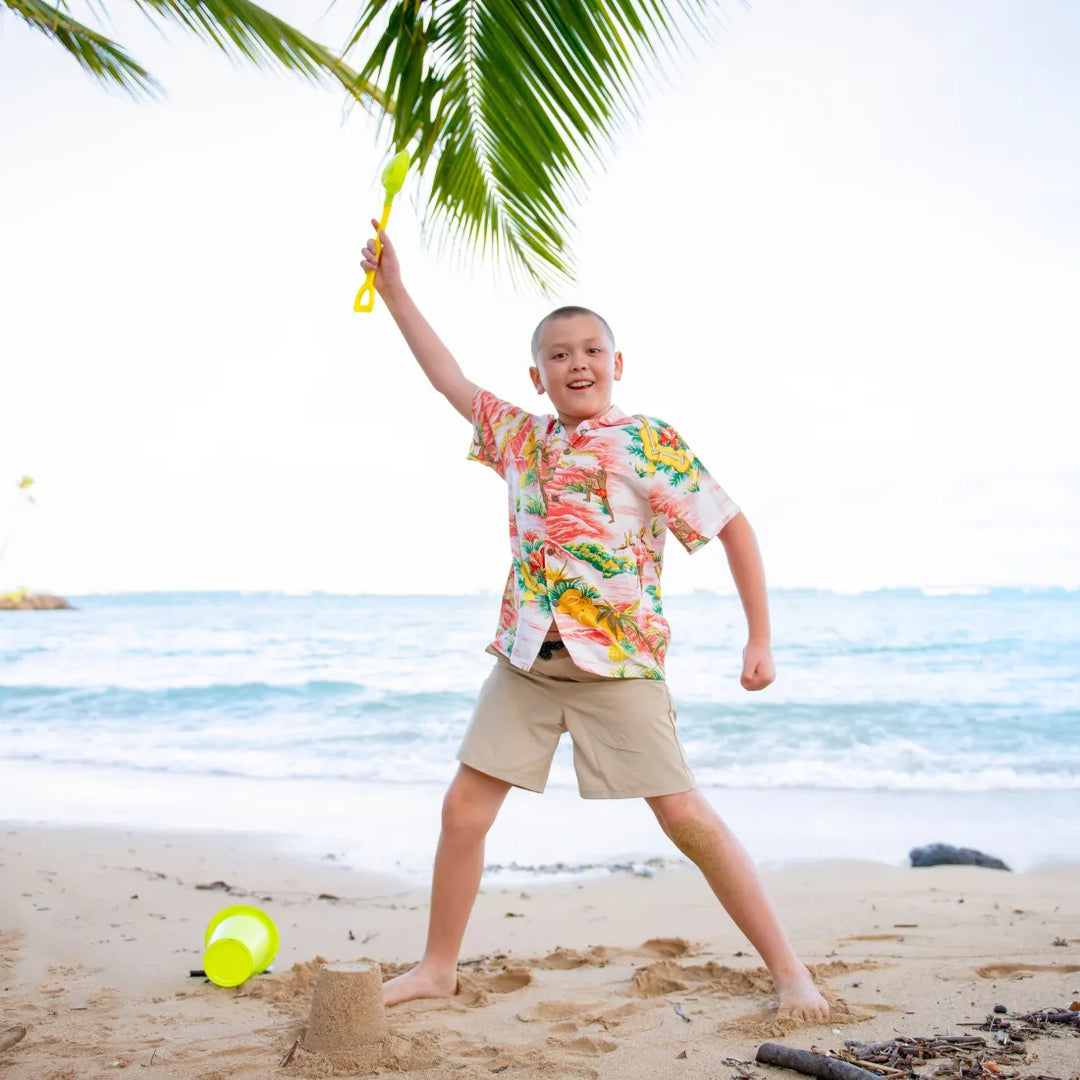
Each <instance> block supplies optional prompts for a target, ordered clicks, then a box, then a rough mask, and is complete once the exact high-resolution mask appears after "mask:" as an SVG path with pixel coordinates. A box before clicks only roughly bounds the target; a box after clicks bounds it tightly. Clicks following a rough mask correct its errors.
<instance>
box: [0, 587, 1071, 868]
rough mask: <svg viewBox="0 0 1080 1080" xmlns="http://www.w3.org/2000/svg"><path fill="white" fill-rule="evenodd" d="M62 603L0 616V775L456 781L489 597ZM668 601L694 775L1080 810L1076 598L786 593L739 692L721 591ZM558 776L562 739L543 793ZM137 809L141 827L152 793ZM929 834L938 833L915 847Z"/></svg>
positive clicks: (557, 784)
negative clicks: (771, 666) (768, 660)
mask: <svg viewBox="0 0 1080 1080" xmlns="http://www.w3.org/2000/svg"><path fill="white" fill-rule="evenodd" d="M73 599H74V602H75V603H76V605H77V608H78V610H76V611H73V612H60V613H0V779H2V778H3V777H4V776H7V777H9V778H10V777H16V778H19V777H28V776H34V777H38V778H39V779H38V780H35V784H34V785H33V786H34V787H35V788H36V789H38V790H41V789H42V785H43V784H44V785H45V788H48V785H49V778H50V777H52V778H57V777H60V776H63V777H64V778H65V779H64V781H63V782H64V784H65V785H66V786H67V787H69V788H70V787H71V785H72V784H75V786H76V787H77V788H78V790H79V791H80V792H82V793H83V799H84V803H85V805H86V812H87V813H88V814H92V813H93V807H94V806H95V805H99V804H101V805H104V803H103V802H102V800H104V801H105V802H108V800H109V799H115V798H116V797H118V790H122V789H124V788H125V787H130V788H131V790H132V791H135V790H136V789H138V790H139V791H141V792H143V793H147V792H152V790H153V789H154V788H155V786H156V787H157V789H158V790H160V791H162V792H164V791H165V790H166V789H167V788H169V785H170V784H172V785H173V786H176V785H177V784H181V785H182V784H187V785H189V787H190V785H191V784H196V783H201V784H205V783H208V782H211V781H214V780H215V779H216V780H217V781H218V782H219V783H220V782H223V781H224V780H226V779H228V780H229V781H230V783H233V784H234V785H235V784H240V783H247V784H250V783H253V782H263V783H264V784H273V785H275V787H274V790H275V791H279V790H280V791H290V790H292V791H295V792H300V791H301V790H303V791H306V792H308V794H309V795H310V792H311V791H312V790H314V789H312V787H311V785H313V784H316V785H317V784H320V783H321V784H323V785H324V788H323V789H320V790H330V788H329V787H325V785H331V786H333V787H334V790H335V791H339V790H340V791H341V792H346V793H347V792H350V791H352V792H354V793H355V797H357V798H366V799H371V798H373V797H377V796H378V794H379V793H380V792H382V793H383V795H386V794H387V793H389V792H391V791H395V792H396V794H395V795H394V798H395V799H397V800H398V801H399V802H400V800H402V799H404V798H405V795H404V794H403V789H404V788H406V787H407V788H409V790H410V791H414V792H420V793H421V794H420V795H417V796H416V799H413V801H414V802H415V801H417V799H418V800H419V801H420V802H424V803H425V805H426V802H427V801H429V796H431V798H434V794H433V793H437V792H438V791H440V790H441V788H442V786H443V785H444V784H445V783H446V782H447V780H448V779H449V778H450V776H451V775H452V773H453V769H454V761H453V755H454V751H455V749H456V747H457V744H458V741H459V739H460V737H461V733H462V731H463V729H464V726H465V724H466V723H467V721H468V717H469V714H470V710H471V707H472V701H473V699H474V696H475V694H476V691H477V689H478V687H479V685H480V683H481V682H482V680H483V678H484V677H485V675H486V673H487V671H488V669H489V667H490V664H491V660H490V658H489V657H488V656H486V655H485V654H484V652H483V649H484V645H485V644H486V642H487V640H488V638H489V634H490V632H491V630H492V628H493V626H494V621H495V617H496V614H497V607H498V601H497V598H496V597H493V596H463V597H376V596H355V597H345V596H318V595H316V596H285V595H271V594H261V595H239V594H236V595H234V594H141V595H120V596H85V597H77V598H73ZM667 609H668V613H669V616H670V618H671V620H672V623H673V626H674V630H675V637H674V642H673V645H672V652H671V656H670V659H669V669H668V674H669V681H670V685H671V689H672V692H673V694H674V697H675V700H676V703H677V704H678V706H679V716H680V720H679V722H680V730H681V733H682V737H683V741H684V743H685V745H686V749H687V754H688V756H689V758H690V761H691V764H692V765H693V767H694V769H695V772H696V774H697V777H698V780H699V782H700V783H701V784H702V785H703V786H705V787H707V788H709V789H710V790H714V791H717V792H721V793H723V792H726V793H729V795H731V796H734V795H736V794H737V793H738V792H747V793H749V792H754V793H761V792H766V793H767V792H770V791H772V792H776V793H781V792H784V793H787V794H786V797H787V798H788V799H789V800H790V799H792V798H795V799H797V800H798V799H805V798H809V797H811V796H812V795H814V794H815V793H817V796H816V797H819V802H820V799H824V798H831V799H832V800H833V803H832V805H833V806H834V807H835V806H837V805H840V803H838V802H837V801H836V800H837V799H849V800H850V799H852V798H855V799H857V800H858V799H861V800H863V804H865V802H866V799H867V798H868V797H870V796H873V798H874V799H875V802H876V804H878V805H884V804H883V803H881V800H882V799H885V800H888V799H893V800H895V799H896V798H901V797H903V796H904V795H905V794H907V795H912V796H915V795H918V796H920V797H922V798H923V801H924V803H925V801H926V799H940V798H942V797H947V796H965V795H966V796H971V797H972V798H974V799H977V801H978V803H979V805H980V806H988V805H993V801H994V800H995V799H1000V798H1002V797H1005V796H1017V797H1023V798H1025V799H1028V800H1031V799H1036V800H1037V799H1039V798H1043V797H1049V796H1053V797H1054V798H1055V799H1056V801H1055V802H1054V804H1053V813H1054V815H1056V816H1060V814H1061V813H1062V808H1064V811H1065V812H1066V814H1067V813H1068V808H1069V807H1070V806H1073V807H1075V808H1076V810H1077V811H1080V794H1078V793H1080V594H1076V593H1070V592H1065V591H1042V592H1023V591H1019V590H994V591H989V592H986V593H981V594H974V595H955V594H954V595H926V594H924V593H921V592H918V591H898V592H879V593H868V594H863V595H858V596H839V595H835V594H824V593H823V594H815V593H809V592H779V593H777V594H775V595H774V596H773V599H772V609H773V621H774V638H775V654H776V660H777V666H778V671H779V678H778V681H777V682H776V684H774V686H773V687H770V688H769V690H767V691H765V692H764V693H760V694H748V693H746V692H745V691H743V690H742V689H741V688H740V687H739V685H738V672H739V654H740V649H741V645H742V641H741V637H740V635H741V632H742V624H741V613H740V609H739V606H738V601H737V599H736V598H733V597H724V596H716V595H708V594H694V595H692V596H672V597H670V598H668V600H667ZM565 742H566V740H564V743H565ZM155 778H156V779H155ZM290 783H291V784H292V785H293V786H292V788H290V787H289V784H290ZM281 785H284V786H283V787H282V786H281ZM343 785H344V786H343ZM8 788H9V790H10V784H8ZM200 790H201V789H200ZM262 790H269V789H262ZM574 790H575V788H574V779H573V770H572V764H571V761H570V754H569V747H568V746H565V745H564V746H563V747H562V748H560V753H559V755H558V756H557V758H556V762H555V767H554V769H553V773H552V781H551V791H552V792H553V794H554V796H555V797H556V798H562V797H564V796H565V797H567V798H570V797H573V798H576V796H573V792H574ZM22 792H23V793H22V795H21V796H20V799H21V801H20V802H19V804H18V806H15V807H14V811H15V812H17V813H18V814H23V815H29V816H32V817H38V818H47V817H48V816H49V812H50V811H49V805H50V804H54V803H55V802H56V798H55V795H54V796H50V801H47V800H46V799H45V797H44V794H43V795H42V800H41V805H37V804H36V803H35V801H34V793H33V791H31V790H28V789H27V788H26V785H25V784H24V785H23V789H22ZM141 797H142V796H141ZM305 797H307V796H305ZM341 797H344V798H348V797H351V796H349V795H343V796H341ZM148 800H149V801H148ZM12 805H14V804H9V812H11V807H12ZM139 805H140V806H141V807H142V809H140V810H139V811H138V813H140V814H142V815H144V816H148V817H149V818H150V819H151V823H152V820H153V818H154V816H155V814H154V804H153V799H152V798H150V797H149V796H146V797H145V798H143V802H142V803H140V804H139ZM815 805H816V804H815ZM855 805H859V804H858V803H856V804H855ZM912 805H914V804H912ZM956 805H957V806H960V804H959V803H957V804H956ZM971 805H972V806H974V805H975V804H974V803H972V804H971ZM1032 805H1033V806H1034V805H1035V804H1032ZM128 812H131V813H133V812H134V811H118V813H121V814H123V813H128ZM980 812H982V811H980ZM935 838H938V839H949V838H948V837H947V836H941V837H924V838H922V839H923V841H924V842H925V841H929V840H930V839H935ZM954 839H955V840H962V839H963V838H962V837H957V838H954ZM864 840H867V838H865V837H864ZM868 842H869V841H868V840H867V843H868ZM1068 842H1069V843H1071V840H1069V841H1068ZM864 853H865V852H864ZM1048 854H1059V855H1060V854H1068V853H1067V852H1060V851H1056V850H1055V851H1053V852H1048Z"/></svg>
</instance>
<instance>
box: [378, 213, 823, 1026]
mask: <svg viewBox="0 0 1080 1080" xmlns="http://www.w3.org/2000/svg"><path fill="white" fill-rule="evenodd" d="M372 225H374V226H375V227H376V228H378V222H377V221H372ZM380 240H381V241H382V245H383V246H382V252H381V256H380V257H378V258H377V257H376V254H375V241H374V240H370V241H369V242H368V244H367V246H366V247H365V248H364V261H363V268H364V270H365V271H371V270H375V271H376V277H375V288H376V290H377V291H378V293H379V295H380V296H381V297H382V298H383V301H384V302H385V304H386V307H387V309H388V310H389V312H390V314H391V315H392V316H393V318H394V321H395V322H396V323H397V325H398V328H399V329H400V330H401V333H402V335H403V336H404V338H405V341H406V343H407V344H408V346H409V348H410V349H411V350H412V352H413V355H414V356H415V357H416V359H417V361H418V362H419V364H420V367H421V368H422V369H423V371H424V374H425V375H427V377H428V379H429V380H430V382H431V384H432V385H433V386H434V387H435V389H436V390H438V391H439V392H440V393H442V394H443V395H444V396H445V397H446V398H447V400H448V401H449V402H450V404H451V405H453V407H454V408H455V409H456V410H457V411H458V412H459V413H461V415H462V416H463V417H465V418H466V419H467V420H469V421H470V422H472V424H473V426H474V438H473V445H472V448H471V451H470V454H469V457H470V458H471V459H473V460H476V461H480V462H482V463H484V464H487V465H489V466H491V467H492V468H493V469H495V471H496V472H498V473H499V475H500V476H502V477H503V478H504V479H505V480H506V481H507V484H508V489H509V498H510V537H511V546H512V548H513V554H514V560H513V566H512V567H511V571H510V577H509V579H508V581H507V585H506V591H505V593H504V595H503V603H502V608H501V611H500V616H499V626H498V631H497V633H496V637H495V640H494V641H493V642H492V645H491V646H489V647H488V652H490V653H491V654H492V655H493V656H495V668H494V670H493V671H492V673H491V675H490V676H489V677H488V679H487V681H486V682H485V683H484V686H483V689H482V690H481V692H480V697H479V699H478V701H477V705H476V711H475V713H474V715H473V719H472V722H471V724H470V726H469V730H468V732H467V733H466V735H465V739H464V741H463V743H462V746H461V750H460V752H459V754H458V760H459V761H460V763H461V764H460V766H459V768H458V772H457V775H456V776H455V778H454V780H453V782H452V783H451V785H450V788H449V790H448V791H447V794H446V798H445V801H444V803H443V812H442V832H441V835H440V838H439V846H438V850H437V852H436V855H435V867H434V874H433V878H432V888H431V914H430V920H429V925H428V938H427V946H426V948H425V951H424V956H423V959H422V960H421V961H420V963H419V964H418V965H417V966H416V967H415V968H413V969H412V970H411V971H409V972H406V973H405V974H404V975H400V976H398V977H397V978H396V979H391V980H389V981H388V982H387V983H386V984H385V985H384V987H383V995H384V998H385V1001H386V1004H387V1005H395V1004H397V1003H398V1002H401V1001H408V1000H410V999H413V998H428V997H443V996H450V995H452V994H453V993H454V992H455V990H456V987H457V960H458V954H459V951H460V948H461V941H462V938H463V936H464V934H465V927H466V924H467V922H468V918H469V914H470V912H471V911H472V906H473V902H474V900H475V899H476V894H477V891H478V889H479V886H480V876H481V872H482V870H483V866H484V838H485V836H486V835H487V831H488V829H489V828H490V827H491V825H492V823H493V822H494V820H495V816H496V814H497V813H498V811H499V808H500V806H501V805H502V802H503V800H504V799H505V798H506V795H507V793H508V792H509V790H510V788H511V787H523V788H525V789H527V790H532V791H543V789H544V785H545V783H546V781H547V774H548V770H549V768H550V765H551V758H552V755H553V754H554V752H555V746H556V744H557V742H558V740H559V737H560V735H561V734H562V732H563V731H565V730H569V731H570V732H571V736H572V738H573V741H574V766H575V770H576V772H577V776H578V787H579V791H580V792H581V794H582V796H583V797H585V798H630V797H643V798H644V799H645V800H646V802H647V803H648V804H649V807H650V808H651V809H652V811H653V813H654V814H655V815H656V818H657V820H658V822H659V823H660V827H661V828H662V829H663V831H664V832H665V833H666V834H667V836H668V837H669V838H670V839H671V840H672V842H673V843H674V844H675V845H676V846H677V847H678V848H679V849H680V851H682V852H683V854H685V855H686V856H687V857H688V858H689V859H690V860H691V861H693V862H694V863H695V864H696V865H697V866H698V867H699V869H700V870H701V871H702V873H703V874H704V876H705V878H706V880H707V881H708V883H709V885H710V887H711V888H712V890H713V892H714V893H715V894H716V896H717V898H718V899H719V900H720V902H721V904H722V905H723V906H724V908H725V909H726V910H727V912H728V914H729V915H730V916H731V917H732V919H733V920H734V921H735V923H736V925H738V927H739V929H740V930H742V932H743V933H744V934H745V935H746V936H747V938H748V939H749V940H750V942H751V943H752V944H753V945H754V947H755V948H756V949H757V951H758V952H759V953H760V954H761V956H762V959H763V960H764V961H765V963H766V965H767V966H768V968H769V971H770V973H771V974H772V977H773V982H774V983H775V985H776V990H777V995H778V998H779V1015H780V1016H782V1017H791V1018H794V1019H798V1020H803V1021H811V1022H813V1021H823V1020H824V1019H825V1017H826V1016H827V1014H828V1005H827V1004H826V1002H825V999H824V998H823V997H822V996H821V995H820V994H819V993H818V992H817V990H816V989H815V987H814V984H813V981H812V979H811V977H810V974H809V972H808V971H807V969H806V967H805V966H804V965H803V964H802V963H801V962H800V961H799V960H798V958H797V957H796V955H795V953H794V951H793V949H792V947H791V944H790V943H789V942H788V939H787V936H786V935H785V933H784V930H783V928H782V927H781V925H780V922H779V920H778V918H777V916H776V914H775V912H774V910H773V907H772V905H771V903H770V901H769V899H768V897H767V896H766V894H765V892H764V889H763V887H762V885H761V882H760V881H759V879H758V876H757V873H756V871H755V869H754V866H753V863H752V862H751V861H750V859H749V857H748V855H747V854H746V852H745V851H744V850H743V848H742V846H741V845H740V844H739V843H738V841H737V840H736V839H735V838H734V836H732V835H731V833H730V832H729V831H728V829H727V828H726V826H725V825H724V823H723V822H722V821H721V820H720V818H719V817H718V816H717V814H716V812H715V811H714V810H713V809H712V807H711V806H710V805H709V804H708V802H707V801H706V800H705V798H704V797H703V796H702V794H701V793H700V791H698V790H697V788H696V785H695V783H694V778H693V774H692V773H691V772H690V769H689V767H688V766H687V763H686V758H685V756H684V755H683V752H682V747H681V746H680V744H679V738H678V734H677V732H676V728H675V711H674V708H673V707H672V705H671V699H670V696H669V695H668V692H667V684H666V683H665V682H664V672H663V664H664V655H665V652H666V649H667V642H668V638H669V631H668V627H667V623H666V621H665V620H664V618H663V614H662V610H661V605H660V568H661V560H662V555H663V541H664V532H665V529H666V528H669V529H671V531H672V532H673V533H675V535H676V537H677V538H678V539H679V540H680V541H681V542H682V543H683V545H684V546H685V547H686V548H687V549H688V550H691V551H693V550H695V549H696V548H698V547H700V546H702V545H703V544H705V543H706V542H707V541H708V540H709V539H710V538H711V537H712V536H716V535H718V536H719V537H720V539H721V542H722V544H723V546H724V549H725V551H726V553H727V558H728V563H729V565H730V568H731V572H732V576H733V577H734V580H735V584H736V586H737V588H738V590H739V596H740V598H741V600H742V604H743V608H744V610H745V613H746V617H747V623H748V627H749V641H748V643H747V645H746V648H745V649H744V651H743V673H742V678H741V682H742V685H743V687H744V688H745V689H747V690H762V689H764V688H765V687H766V686H768V685H769V684H770V683H771V682H772V681H773V679H774V678H775V670H774V667H773V660H772V653H771V649H770V645H769V617H768V606H767V600H766V594H765V581H764V571H763V569H762V564H761V557H760V554H759V552H758V548H757V541H756V540H755V538H754V533H753V531H752V530H751V528H750V525H749V523H748V522H747V521H746V519H745V518H744V517H743V515H742V514H741V513H740V512H739V509H738V507H736V506H735V504H734V503H732V502H731V500H730V499H729V498H728V497H727V495H726V494H725V493H724V492H723V491H722V489H721V488H720V486H719V485H718V484H717V483H716V481H715V480H713V478H712V477H711V476H709V474H708V473H707V472H706V471H705V469H704V468H703V467H702V466H701V463H700V462H699V461H698V460H697V459H696V458H695V457H694V456H693V454H691V453H690V451H689V450H688V448H687V447H686V444H685V443H683V442H682V440H681V439H680V438H679V436H678V434H677V433H676V432H675V431H674V430H673V429H672V428H671V427H670V426H668V425H666V424H664V423H663V422H661V421H657V420H654V419H651V418H649V417H645V416H624V415H623V414H622V413H621V412H620V411H619V410H618V409H617V408H615V407H614V406H613V405H612V404H611V394H612V388H613V384H614V383H615V382H617V381H618V380H619V379H620V378H621V377H622V365H623V361H622V354H621V353H619V352H616V351H615V347H614V340H613V338H612V334H611V329H610V327H608V325H607V323H606V322H605V321H604V320H603V319H601V318H600V316H598V315H596V314H595V313H594V312H590V311H587V310H586V309H583V308H560V309H559V310H557V311H555V312H552V313H551V314H550V315H549V316H547V318H545V319H544V320H543V321H542V322H541V323H540V325H539V326H538V327H537V328H536V332H535V333H534V335H533V341H532V351H533V366H532V367H531V368H530V369H529V372H530V376H531V378H532V381H533V385H534V387H535V388H536V390H537V392H538V393H539V394H547V395H548V396H549V397H550V398H551V403H552V405H553V406H554V409H555V412H556V414H557V415H556V416H555V417H552V416H532V415H530V414H529V413H527V412H525V411H524V410H522V409H518V408H515V407H514V406H512V405H509V404H507V403H506V402H503V401H499V400H498V399H497V398H496V397H494V395H492V394H490V393H489V392H488V391H486V390H481V389H480V388H479V387H477V386H476V385H474V384H473V383H471V382H470V381H469V380H468V379H467V378H466V377H465V375H464V374H463V373H462V371H461V368H460V367H459V366H458V364H457V361H456V360H455V359H454V358H453V356H452V355H451V354H450V352H449V350H447V348H446V346H445V345H443V343H442V342H441V341H440V340H439V338H438V336H437V335H436V334H435V332H434V331H433V330H432V328H431V327H430V325H429V324H428V323H427V321H426V320H425V319H424V317H423V316H422V315H421V314H420V311H419V310H418V309H417V307H416V305H415V303H414V302H413V300H412V298H411V297H410V296H409V294H408V292H407V291H406V289H405V287H404V286H403V284H402V282H401V272H400V267H399V264H398V259H397V256H396V255H395V252H394V248H393V245H392V244H391V243H390V241H389V239H388V238H387V236H386V234H385V232H384V233H381V234H380Z"/></svg>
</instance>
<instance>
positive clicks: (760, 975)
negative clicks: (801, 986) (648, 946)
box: [624, 960, 773, 998]
mask: <svg viewBox="0 0 1080 1080" xmlns="http://www.w3.org/2000/svg"><path fill="white" fill-rule="evenodd" d="M691 987H693V988H694V990H696V991H698V992H702V991H703V992H705V993H709V994H725V995H728V996H730V997H748V996H750V995H753V994H771V993H772V992H773V984H772V979H771V978H770V977H769V973H768V972H767V971H766V970H765V969H764V968H754V969H752V970H749V971H739V970H736V969H735V968H729V967H726V966H725V965H723V964H718V963H716V961H715V960H710V961H709V962H708V963H705V964H677V963H675V961H674V960H658V961H657V962H656V963H655V964H649V966H648V967H645V968H642V969H641V970H640V971H637V972H635V973H634V977H633V979H632V980H631V981H630V987H629V989H628V990H625V991H624V993H625V994H626V996H627V997H637V998H654V997H660V996H661V995H663V994H677V993H679V992H681V991H683V990H689V989H690V988H691Z"/></svg>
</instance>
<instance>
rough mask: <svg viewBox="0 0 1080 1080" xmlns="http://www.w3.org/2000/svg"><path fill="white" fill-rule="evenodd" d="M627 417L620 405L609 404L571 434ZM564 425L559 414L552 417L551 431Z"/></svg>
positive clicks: (619, 421) (609, 425) (618, 421)
mask: <svg viewBox="0 0 1080 1080" xmlns="http://www.w3.org/2000/svg"><path fill="white" fill-rule="evenodd" d="M626 418H627V417H626V413H624V412H623V411H622V409H620V408H619V406H618V405H609V406H608V407H607V409H605V410H604V411H603V412H602V413H601V414H600V415H599V416H594V417H593V418H592V419H591V420H583V421H582V422H581V423H580V424H578V426H577V427H576V428H574V430H573V432H571V434H574V435H581V434H584V433H585V432H586V431H591V430H592V429H593V428H598V427H611V426H612V425H613V424H620V423H622V422H623V421H624V420H625V419H626ZM562 426H563V423H562V421H561V420H560V419H559V418H558V417H557V416H554V417H552V425H551V428H550V430H551V431H556V430H557V429H558V428H561V427H562Z"/></svg>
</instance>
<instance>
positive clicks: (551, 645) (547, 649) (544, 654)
mask: <svg viewBox="0 0 1080 1080" xmlns="http://www.w3.org/2000/svg"><path fill="white" fill-rule="evenodd" d="M565 648H566V645H565V644H564V643H563V642H561V641H545V642H544V643H543V645H541V646H540V659H541V660H550V659H551V654H552V653H553V652H554V651H555V650H556V649H565Z"/></svg>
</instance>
